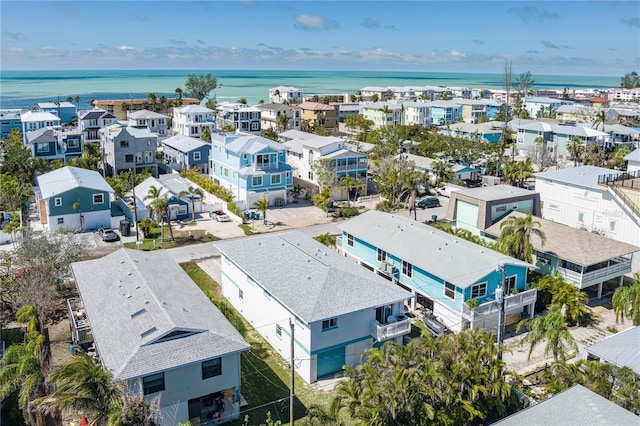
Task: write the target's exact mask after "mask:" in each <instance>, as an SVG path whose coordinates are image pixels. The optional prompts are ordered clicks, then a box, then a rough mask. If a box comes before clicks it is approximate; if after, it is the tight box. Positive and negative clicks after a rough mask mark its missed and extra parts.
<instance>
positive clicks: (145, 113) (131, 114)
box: [127, 109, 168, 120]
mask: <svg viewBox="0 0 640 426" xmlns="http://www.w3.org/2000/svg"><path fill="white" fill-rule="evenodd" d="M127 118H133V119H134V120H137V119H138V118H168V117H167V116H166V115H162V114H160V113H157V112H154V111H149V110H146V109H141V110H139V111H128V112H127Z"/></svg>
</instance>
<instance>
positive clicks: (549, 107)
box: [523, 96, 570, 117]
mask: <svg viewBox="0 0 640 426" xmlns="http://www.w3.org/2000/svg"><path fill="white" fill-rule="evenodd" d="M568 103H570V102H569V101H563V100H561V99H558V98H548V97H546V96H527V97H525V98H524V99H523V104H524V109H526V110H527V112H528V113H529V116H530V117H537V116H538V113H539V112H540V113H544V114H551V113H553V112H555V111H556V110H557V109H558V108H559V107H560V105H562V104H568Z"/></svg>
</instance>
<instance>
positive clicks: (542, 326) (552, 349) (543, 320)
mask: <svg viewBox="0 0 640 426" xmlns="http://www.w3.org/2000/svg"><path fill="white" fill-rule="evenodd" d="M523 328H527V329H529V334H527V336H526V337H525V340H526V341H528V342H529V358H531V353H532V352H533V349H534V348H535V347H536V346H537V345H538V344H539V343H542V342H544V341H546V345H545V347H544V355H545V356H548V355H549V354H552V355H553V360H554V361H558V359H565V358H566V355H567V352H568V351H569V350H574V351H575V350H578V345H576V341H575V340H574V338H573V336H572V335H571V334H570V333H569V330H568V329H567V326H566V325H565V323H564V317H563V316H562V313H561V312H560V311H550V312H549V313H547V314H546V315H542V316H539V317H535V318H531V319H526V320H523V321H520V323H518V327H517V330H518V331H520V330H521V329H523Z"/></svg>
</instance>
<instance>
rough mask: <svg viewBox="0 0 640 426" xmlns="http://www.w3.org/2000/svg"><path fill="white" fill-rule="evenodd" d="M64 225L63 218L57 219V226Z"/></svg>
mask: <svg viewBox="0 0 640 426" xmlns="http://www.w3.org/2000/svg"><path fill="white" fill-rule="evenodd" d="M62 224H64V217H59V218H58V225H62Z"/></svg>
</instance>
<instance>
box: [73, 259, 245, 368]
mask: <svg viewBox="0 0 640 426" xmlns="http://www.w3.org/2000/svg"><path fill="white" fill-rule="evenodd" d="M71 269H72V271H73V275H74V277H75V279H76V283H77V286H78V291H79V293H80V296H81V297H82V301H83V303H84V307H85V309H86V312H87V317H88V319H89V321H90V324H91V330H92V333H93V336H94V339H95V342H96V347H97V349H98V353H99V354H100V358H101V360H102V361H103V362H104V364H105V365H106V366H107V368H109V369H110V370H111V371H112V372H113V374H114V377H115V378H117V379H128V378H133V377H140V376H145V375H148V374H153V373H156V372H159V371H164V370H167V369H171V368H175V367H178V366H181V365H187V364H191V363H196V362H202V361H204V360H207V359H211V358H214V357H219V356H223V355H226V354H230V353H234V352H238V351H244V350H248V349H249V344H248V343H247V342H246V341H245V340H244V339H243V338H242V336H241V335H240V333H238V331H236V329H235V328H234V327H233V326H232V325H231V324H230V323H229V321H227V319H226V318H225V317H224V315H223V314H222V313H220V311H218V309H216V308H215V306H214V305H213V303H212V302H211V301H210V300H209V299H208V298H207V296H206V295H205V294H204V293H203V292H202V291H201V290H200V289H199V288H198V287H197V286H196V285H195V284H194V282H193V281H192V280H191V279H190V278H189V276H188V275H187V274H186V273H185V272H184V271H183V270H182V268H180V266H178V264H177V263H176V262H175V260H173V258H172V257H171V256H170V255H169V254H167V252H166V251H163V250H158V251H151V252H149V251H139V250H130V249H124V248H123V249H120V250H118V251H116V252H114V253H112V254H109V255H107V256H105V257H102V258H100V259H96V260H89V261H85V262H76V263H73V264H72V265H71ZM172 332H178V333H179V332H185V337H182V338H180V337H178V338H173V339H169V340H162V338H163V337H165V336H167V335H168V334H170V333H172Z"/></svg>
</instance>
